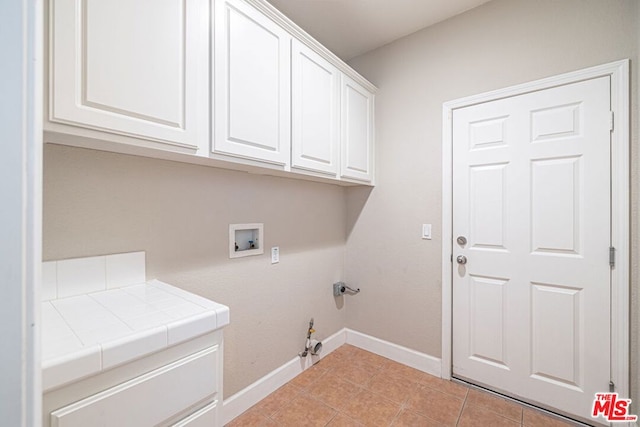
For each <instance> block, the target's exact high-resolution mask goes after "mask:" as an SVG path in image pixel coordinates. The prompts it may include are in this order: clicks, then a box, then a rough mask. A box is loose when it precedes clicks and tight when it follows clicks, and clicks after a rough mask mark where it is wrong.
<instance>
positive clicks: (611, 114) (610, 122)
mask: <svg viewBox="0 0 640 427" xmlns="http://www.w3.org/2000/svg"><path fill="white" fill-rule="evenodd" d="M609 130H610V131H613V111H609Z"/></svg>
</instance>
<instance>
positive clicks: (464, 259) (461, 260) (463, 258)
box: [456, 255, 467, 264]
mask: <svg viewBox="0 0 640 427" xmlns="http://www.w3.org/2000/svg"><path fill="white" fill-rule="evenodd" d="M456 261H458V264H466V263H467V257H466V256H464V255H458V258H456Z"/></svg>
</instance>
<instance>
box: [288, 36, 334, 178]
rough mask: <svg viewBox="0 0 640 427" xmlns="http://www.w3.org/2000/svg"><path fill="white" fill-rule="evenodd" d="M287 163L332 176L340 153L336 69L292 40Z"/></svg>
mask: <svg viewBox="0 0 640 427" xmlns="http://www.w3.org/2000/svg"><path fill="white" fill-rule="evenodd" d="M291 61H292V62H291V72H292V75H291V88H292V92H291V100H292V105H291V113H292V114H291V115H292V123H291V128H292V142H291V166H292V167H295V168H300V169H304V170H310V171H313V172H319V173H323V174H327V175H330V176H332V177H335V176H336V175H337V174H338V168H339V158H340V157H339V156H340V72H339V71H338V69H337V68H336V67H335V66H334V65H332V64H330V63H329V62H328V61H327V60H325V59H324V58H322V57H321V56H320V55H318V54H317V53H316V52H314V51H313V50H311V49H309V48H308V47H307V46H305V45H304V44H302V43H301V42H299V41H298V40H293V42H292V51H291Z"/></svg>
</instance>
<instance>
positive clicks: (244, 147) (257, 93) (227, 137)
mask: <svg viewBox="0 0 640 427" xmlns="http://www.w3.org/2000/svg"><path fill="white" fill-rule="evenodd" d="M214 17H215V23H214V40H215V43H214V57H215V60H214V67H213V68H214V81H215V85H214V86H215V88H214V122H213V128H214V138H213V144H212V145H213V147H212V148H213V153H214V154H223V155H228V156H234V157H240V158H245V159H251V160H258V161H262V162H267V163H271V164H275V165H278V166H282V167H284V168H287V167H288V166H289V163H290V161H289V159H290V149H291V98H290V94H291V70H290V67H291V56H290V49H291V47H290V44H291V35H290V34H289V33H288V32H287V31H285V30H284V29H283V28H282V27H280V26H279V25H277V24H276V23H275V22H273V21H272V20H270V19H269V18H267V17H266V16H265V15H263V14H262V13H260V12H258V11H257V10H256V9H254V8H253V7H251V6H249V5H248V4H247V3H246V2H245V1H243V0H215V11H214Z"/></svg>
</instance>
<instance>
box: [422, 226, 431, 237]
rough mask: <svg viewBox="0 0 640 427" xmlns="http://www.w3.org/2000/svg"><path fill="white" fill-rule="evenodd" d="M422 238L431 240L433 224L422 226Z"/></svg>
mask: <svg viewBox="0 0 640 427" xmlns="http://www.w3.org/2000/svg"><path fill="white" fill-rule="evenodd" d="M422 238H423V239H428V240H431V224H422Z"/></svg>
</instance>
